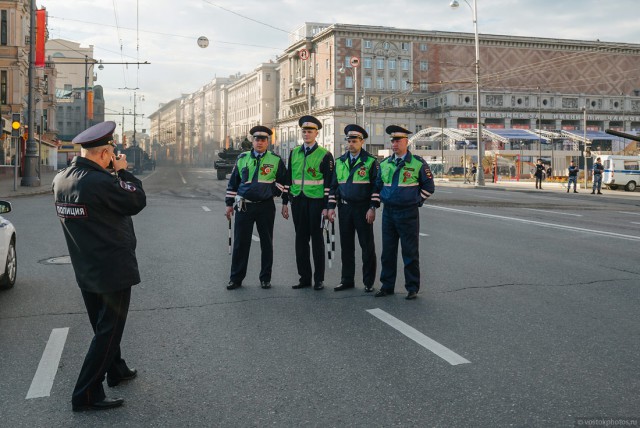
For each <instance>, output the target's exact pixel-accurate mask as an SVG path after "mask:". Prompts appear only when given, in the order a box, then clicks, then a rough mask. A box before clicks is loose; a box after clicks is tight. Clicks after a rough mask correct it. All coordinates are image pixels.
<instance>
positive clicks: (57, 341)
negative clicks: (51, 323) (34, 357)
mask: <svg viewBox="0 0 640 428" xmlns="http://www.w3.org/2000/svg"><path fill="white" fill-rule="evenodd" d="M68 333H69V327H65V328H54V329H53V330H51V335H50V336H49V341H48V342H47V346H46V347H45V348H44V352H43V353H42V358H41V359H40V364H38V370H36V374H35V376H34V377H33V380H32V381H31V386H30V387H29V392H27V397H26V399H27V400H28V399H30V398H40V397H48V396H49V395H50V394H51V388H52V387H53V380H54V379H55V377H56V373H57V371H58V364H59V363H60V357H61V356H62V350H63V349H64V344H65V342H66V341H67V334H68Z"/></svg>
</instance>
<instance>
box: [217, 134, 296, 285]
mask: <svg viewBox="0 0 640 428" xmlns="http://www.w3.org/2000/svg"><path fill="white" fill-rule="evenodd" d="M249 133H250V134H251V135H252V137H253V150H251V151H246V152H243V153H241V154H240V155H239V156H238V159H237V160H236V164H235V165H234V167H233V171H231V177H229V184H228V186H227V195H226V198H225V203H226V205H227V208H226V213H225V215H226V216H227V218H228V219H229V220H231V216H233V214H234V211H237V215H236V221H235V229H234V232H233V237H234V242H233V254H232V256H231V275H230V278H229V279H230V280H229V285H227V290H233V289H235V288H238V287H240V286H241V285H242V280H243V279H244V278H245V276H246V275H247V263H248V261H249V250H250V249H251V236H252V234H253V225H254V224H255V225H256V228H257V229H258V235H259V236H260V250H261V252H262V257H261V266H260V276H259V277H260V286H261V287H262V288H271V269H272V267H273V222H274V220H275V216H276V206H275V204H274V202H273V197H274V196H280V195H281V194H282V192H283V190H284V186H285V180H286V170H285V167H284V162H282V159H281V158H280V156H278V155H276V154H275V153H273V152H271V151H269V150H267V148H268V147H269V138H270V137H271V134H272V131H271V129H269V128H267V127H266V126H254V127H253V128H251V130H250V131H249Z"/></svg>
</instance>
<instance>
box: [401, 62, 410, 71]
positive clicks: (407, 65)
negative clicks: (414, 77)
mask: <svg viewBox="0 0 640 428" xmlns="http://www.w3.org/2000/svg"><path fill="white" fill-rule="evenodd" d="M402 69H403V70H405V71H406V70H409V60H408V59H403V60H402Z"/></svg>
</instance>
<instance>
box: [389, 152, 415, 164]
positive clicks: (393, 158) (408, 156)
mask: <svg viewBox="0 0 640 428" xmlns="http://www.w3.org/2000/svg"><path fill="white" fill-rule="evenodd" d="M396 159H402V158H401V157H399V156H397V157H396V155H395V154H394V155H392V156H390V157H389V162H391V163H396ZM411 159H413V156H411V152H410V151H409V150H407V153H405V155H404V162H405V163H409V162H411Z"/></svg>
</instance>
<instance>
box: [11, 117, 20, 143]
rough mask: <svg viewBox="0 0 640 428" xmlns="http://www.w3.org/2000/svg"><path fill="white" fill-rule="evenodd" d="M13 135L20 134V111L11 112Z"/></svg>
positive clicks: (17, 135)
mask: <svg viewBox="0 0 640 428" xmlns="http://www.w3.org/2000/svg"><path fill="white" fill-rule="evenodd" d="M11 136H12V137H19V136H20V113H12V114H11Z"/></svg>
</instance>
